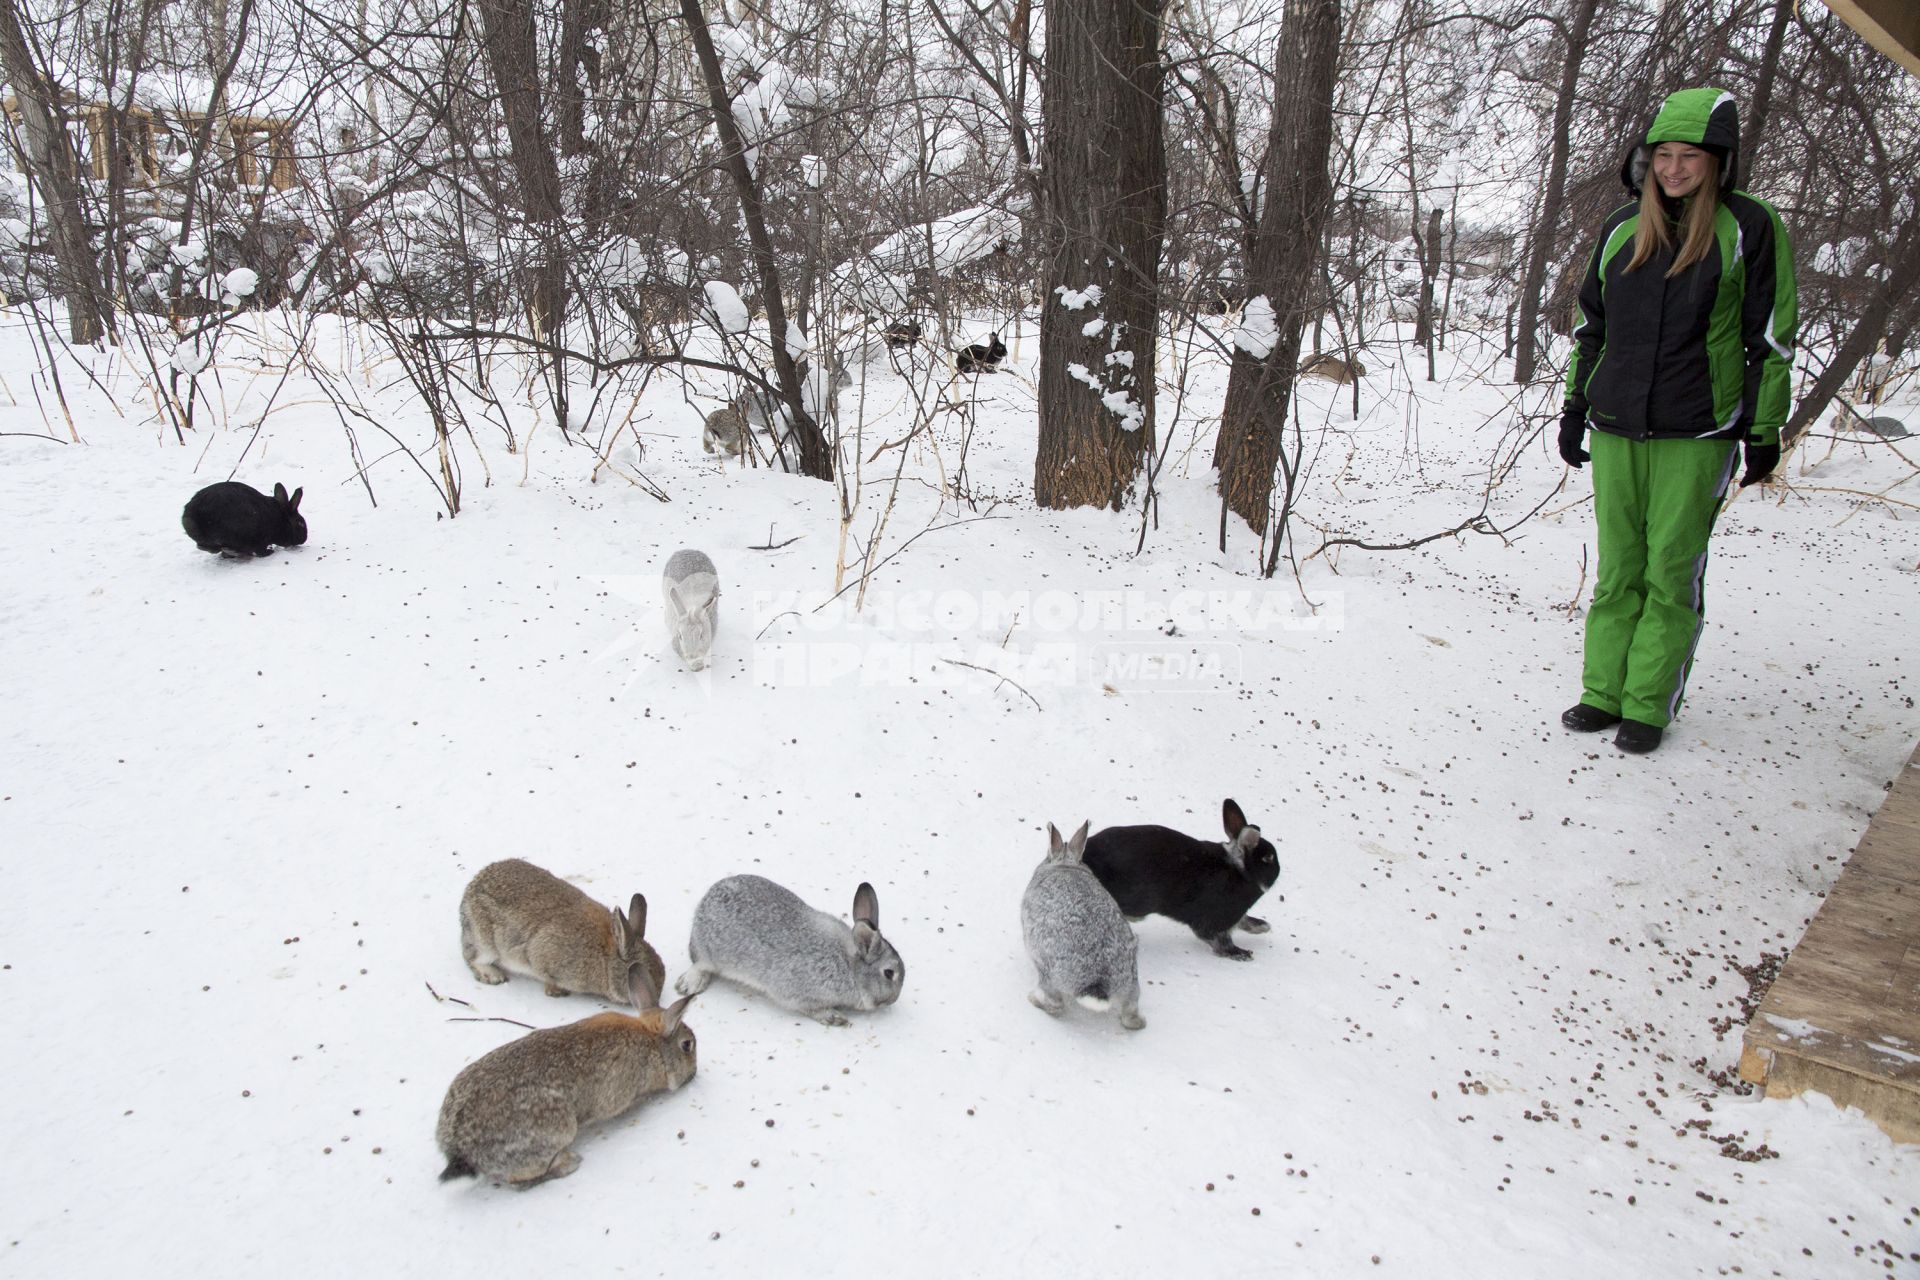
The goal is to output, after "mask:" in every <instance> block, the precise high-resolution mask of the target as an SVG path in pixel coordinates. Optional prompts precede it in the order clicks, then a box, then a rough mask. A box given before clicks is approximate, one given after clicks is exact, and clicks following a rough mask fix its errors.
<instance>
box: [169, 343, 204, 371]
mask: <svg viewBox="0 0 1920 1280" xmlns="http://www.w3.org/2000/svg"><path fill="white" fill-rule="evenodd" d="M168 363H170V364H172V365H173V367H174V368H175V369H176V370H178V371H179V372H181V373H184V374H186V375H187V376H188V377H189V378H191V377H193V376H194V375H195V374H197V373H199V372H200V371H201V370H202V369H205V368H206V367H207V366H208V365H209V364H211V363H213V343H211V342H209V341H208V340H207V339H205V338H187V339H185V340H184V341H181V342H177V343H175V344H174V348H173V355H172V357H171V358H170V360H169V361H168Z"/></svg>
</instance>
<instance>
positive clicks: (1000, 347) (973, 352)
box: [953, 333, 1007, 373]
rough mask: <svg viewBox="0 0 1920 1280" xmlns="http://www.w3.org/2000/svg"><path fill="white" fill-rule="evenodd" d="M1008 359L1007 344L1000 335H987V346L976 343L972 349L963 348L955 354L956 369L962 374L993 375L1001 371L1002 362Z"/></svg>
mask: <svg viewBox="0 0 1920 1280" xmlns="http://www.w3.org/2000/svg"><path fill="white" fill-rule="evenodd" d="M1006 358H1007V344H1006V343H1004V342H1002V341H1000V335H999V334H997V333H990V334H988V335H987V342H986V345H985V346H982V345H981V344H980V343H978V342H976V343H974V344H973V345H972V346H970V347H962V348H960V350H959V351H957V352H955V353H954V357H953V363H954V367H956V368H957V369H959V370H960V372H962V373H992V372H994V371H995V370H997V369H999V367H1000V362H1001V361H1002V360H1004V359H1006Z"/></svg>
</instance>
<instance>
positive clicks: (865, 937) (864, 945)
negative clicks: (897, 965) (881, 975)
mask: <svg viewBox="0 0 1920 1280" xmlns="http://www.w3.org/2000/svg"><path fill="white" fill-rule="evenodd" d="M853 945H854V946H856V947H858V948H860V958H861V959H862V960H877V959H879V958H880V952H881V950H882V948H884V947H885V945H886V943H885V940H884V939H882V938H881V937H880V931H879V930H878V929H876V928H874V927H873V926H872V925H870V924H868V923H867V922H866V921H865V920H856V921H854V922H853Z"/></svg>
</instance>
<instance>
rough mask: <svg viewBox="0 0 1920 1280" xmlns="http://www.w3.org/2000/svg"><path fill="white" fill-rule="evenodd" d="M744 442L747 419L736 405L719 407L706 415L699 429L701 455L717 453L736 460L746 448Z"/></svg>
mask: <svg viewBox="0 0 1920 1280" xmlns="http://www.w3.org/2000/svg"><path fill="white" fill-rule="evenodd" d="M746 440H747V419H746V415H744V414H743V413H741V411H740V408H739V406H738V404H724V405H721V406H720V407H719V408H718V409H715V410H714V411H713V412H712V413H710V414H708V415H707V420H706V423H705V425H704V426H702V427H701V428H700V450H701V452H702V453H719V454H725V455H726V456H727V457H730V458H737V457H739V456H740V451H741V450H742V449H744V448H745V447H746Z"/></svg>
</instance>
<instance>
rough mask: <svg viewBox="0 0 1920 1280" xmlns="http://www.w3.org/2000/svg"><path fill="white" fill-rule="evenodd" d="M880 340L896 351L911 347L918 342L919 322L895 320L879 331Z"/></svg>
mask: <svg viewBox="0 0 1920 1280" xmlns="http://www.w3.org/2000/svg"><path fill="white" fill-rule="evenodd" d="M880 340H881V341H882V342H884V343H886V344H887V345H888V346H889V347H892V348H893V349H894V350H896V351H898V350H900V349H901V348H903V347H911V346H913V345H914V344H915V343H917V342H919V341H920V322H919V321H918V320H895V321H894V322H893V323H892V324H890V325H888V326H887V327H886V328H885V329H883V330H881V331H880Z"/></svg>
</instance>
